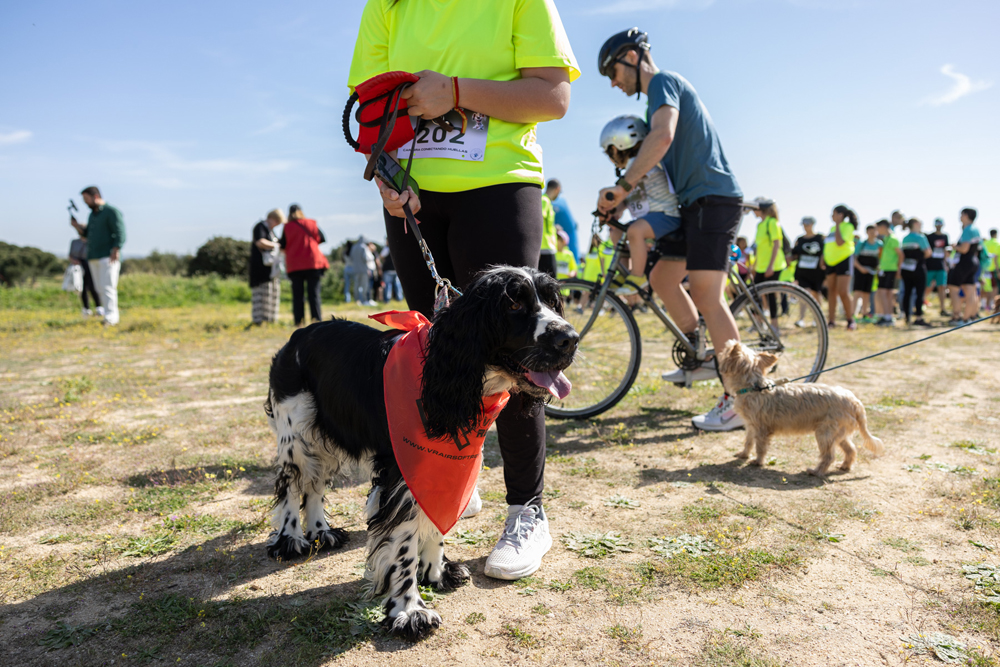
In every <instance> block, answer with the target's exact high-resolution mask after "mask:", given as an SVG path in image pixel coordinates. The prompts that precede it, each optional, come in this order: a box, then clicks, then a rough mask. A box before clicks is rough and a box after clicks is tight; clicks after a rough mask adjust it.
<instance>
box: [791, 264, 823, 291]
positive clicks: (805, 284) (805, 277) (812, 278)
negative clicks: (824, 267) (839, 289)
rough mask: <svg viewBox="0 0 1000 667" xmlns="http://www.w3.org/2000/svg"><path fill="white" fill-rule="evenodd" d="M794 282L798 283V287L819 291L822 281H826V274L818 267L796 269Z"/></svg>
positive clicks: (821, 287)
mask: <svg viewBox="0 0 1000 667" xmlns="http://www.w3.org/2000/svg"><path fill="white" fill-rule="evenodd" d="M795 282H797V283H798V284H799V287H802V288H804V289H807V290H812V291H813V292H819V291H821V290H822V289H823V283H824V282H826V276H825V275H824V274H823V271H821V270H820V269H810V270H807V271H798V272H796V274H795Z"/></svg>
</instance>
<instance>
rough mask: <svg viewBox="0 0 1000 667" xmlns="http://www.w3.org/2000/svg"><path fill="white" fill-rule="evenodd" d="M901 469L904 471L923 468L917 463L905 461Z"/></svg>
mask: <svg viewBox="0 0 1000 667" xmlns="http://www.w3.org/2000/svg"><path fill="white" fill-rule="evenodd" d="M903 470H905V471H906V472H920V471H921V470H923V466H921V465H920V464H919V463H907V464H905V465H904V466H903Z"/></svg>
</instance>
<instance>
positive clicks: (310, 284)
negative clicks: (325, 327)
mask: <svg viewBox="0 0 1000 667" xmlns="http://www.w3.org/2000/svg"><path fill="white" fill-rule="evenodd" d="M324 273H326V269H304V270H302V271H289V272H288V279H289V280H291V281H292V314H293V315H294V316H295V326H298V325H300V324H302V323H303V322H305V320H306V304H305V294H303V289H302V288H303V287H307V288H308V290H309V313H310V314H311V315H312V319H313V322H319V321H320V320H322V319H323V315H322V313H321V312H320V298H319V291H320V290H319V288H320V285H319V284H320V281H321V280H322V279H323V274H324Z"/></svg>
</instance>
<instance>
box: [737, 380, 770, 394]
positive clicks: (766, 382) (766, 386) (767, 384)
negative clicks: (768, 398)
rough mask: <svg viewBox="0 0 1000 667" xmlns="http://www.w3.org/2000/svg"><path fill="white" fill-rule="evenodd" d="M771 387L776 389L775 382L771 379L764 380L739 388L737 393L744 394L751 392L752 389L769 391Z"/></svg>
mask: <svg viewBox="0 0 1000 667" xmlns="http://www.w3.org/2000/svg"><path fill="white" fill-rule="evenodd" d="M770 389H774V383H773V382H771V381H770V380H764V384H758V385H754V386H752V387H746V388H744V389H739V390H737V391H736V395H737V396H742V395H743V394H749V393H750V392H752V391H768V390H770Z"/></svg>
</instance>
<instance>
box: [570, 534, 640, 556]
mask: <svg viewBox="0 0 1000 667" xmlns="http://www.w3.org/2000/svg"><path fill="white" fill-rule="evenodd" d="M562 539H563V544H565V545H566V548H567V549H569V550H570V551H574V552H576V554H577V555H578V556H581V557H582V558H608V557H611V556H614V555H615V554H617V553H630V552H631V551H632V549H631V544H632V543H631V542H629V541H628V540H626V539H625V538H623V537H622V536H621V535H619V534H618V533H615V532H607V533H567V534H566V535H563V538H562Z"/></svg>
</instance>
